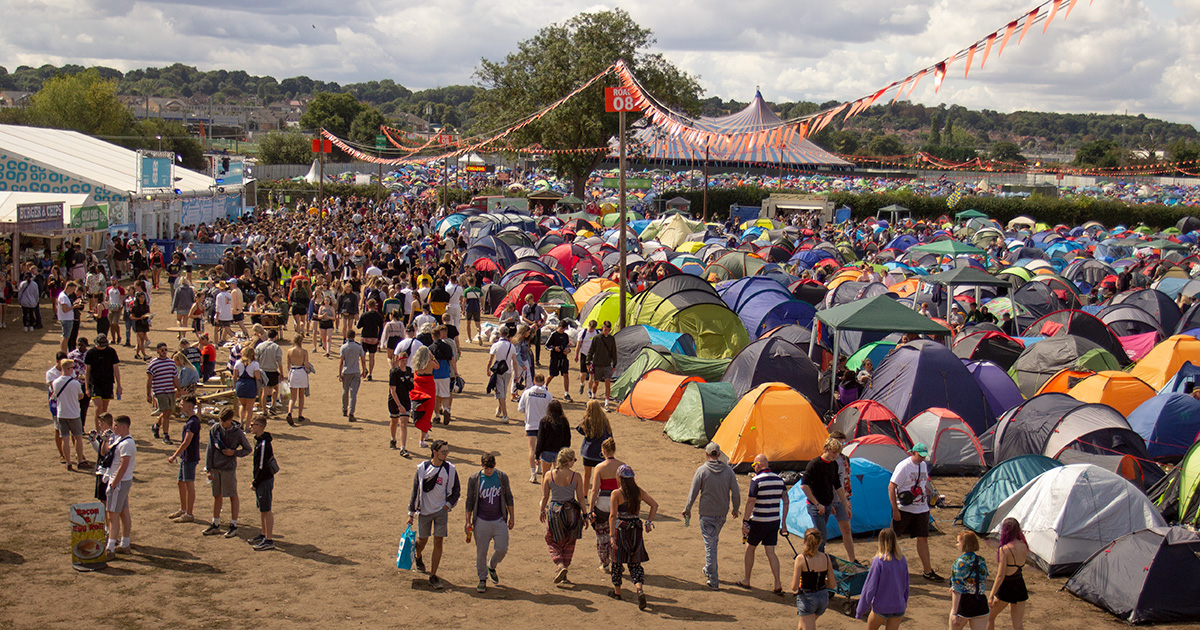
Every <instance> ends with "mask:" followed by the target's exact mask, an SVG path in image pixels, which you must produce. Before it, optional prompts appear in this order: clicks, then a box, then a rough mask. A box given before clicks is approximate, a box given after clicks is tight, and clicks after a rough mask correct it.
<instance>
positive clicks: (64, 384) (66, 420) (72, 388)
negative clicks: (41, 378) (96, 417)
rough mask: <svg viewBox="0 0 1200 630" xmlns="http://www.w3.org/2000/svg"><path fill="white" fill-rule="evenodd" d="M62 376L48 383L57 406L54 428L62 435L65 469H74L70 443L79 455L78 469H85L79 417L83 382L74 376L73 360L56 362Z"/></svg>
mask: <svg viewBox="0 0 1200 630" xmlns="http://www.w3.org/2000/svg"><path fill="white" fill-rule="evenodd" d="M58 369H59V371H60V372H62V376H59V377H58V378H56V379H54V381H52V382H51V383H50V391H51V395H52V396H53V399H54V401H55V402H56V403H57V404H58V408H57V410H56V412H55V416H54V430H55V431H57V432H58V434H59V435H61V436H62V454H63V459H64V460H65V461H66V466H67V470H71V471H73V470H75V466H74V464H72V463H71V444H72V443H73V444H74V445H75V453H76V454H77V455H78V456H79V469H80V470H86V469H87V465H88V462H87V460H86V459H84V457H83V420H82V419H81V418H80V414H81V412H80V401H82V400H83V398H84V392H83V383H81V382H80V381H79V379H77V378H75V361H74V360H72V359H63V360H61V361H59V362H58Z"/></svg>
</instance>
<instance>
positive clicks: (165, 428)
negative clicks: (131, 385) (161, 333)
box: [146, 341, 179, 445]
mask: <svg viewBox="0 0 1200 630" xmlns="http://www.w3.org/2000/svg"><path fill="white" fill-rule="evenodd" d="M155 350H156V351H157V352H158V357H156V358H155V359H154V360H153V361H151V362H150V364H149V365H147V366H146V402H148V403H150V404H152V405H156V408H155V413H156V414H157V415H158V419H157V420H155V421H154V424H152V425H150V432H151V433H153V434H154V437H155V438H156V439H157V438H158V437H160V436H159V431H160V430H161V431H162V435H161V437H162V442H163V444H167V445H171V444H172V442H171V416H172V415H174V413H175V392H176V391H178V390H179V372H178V370H176V369H175V361H174V360H172V359H171V358H170V357H168V356H167V342H165V341H160V342H158V345H157V346H156V347H155Z"/></svg>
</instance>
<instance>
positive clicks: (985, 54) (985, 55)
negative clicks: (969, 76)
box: [979, 33, 996, 70]
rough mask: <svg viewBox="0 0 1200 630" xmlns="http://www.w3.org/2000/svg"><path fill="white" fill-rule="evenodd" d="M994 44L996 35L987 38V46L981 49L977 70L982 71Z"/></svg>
mask: <svg viewBox="0 0 1200 630" xmlns="http://www.w3.org/2000/svg"><path fill="white" fill-rule="evenodd" d="M994 43H996V34H995V33H992V34H991V35H988V37H987V45H986V46H984V47H983V59H980V60H979V69H980V70H983V64H985V63H987V58H988V55H989V54H991V52H992V44H994Z"/></svg>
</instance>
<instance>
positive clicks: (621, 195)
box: [617, 109, 629, 329]
mask: <svg viewBox="0 0 1200 630" xmlns="http://www.w3.org/2000/svg"><path fill="white" fill-rule="evenodd" d="M618 115H619V116H620V121H619V122H618V124H619V126H620V128H621V130H620V132H619V135H618V136H617V137H618V138H619V139H620V140H619V141H620V147H621V149H620V150H621V159H620V174H619V177H620V178H621V179H620V186H619V187H618V189H617V190H618V191H619V192H618V194H617V199H618V205H619V206H620V207H619V209H618V212H620V213H621V220H620V224H621V229H620V236H619V238H620V239H621V243H620V248H619V250H618V251H619V252H620V263H619V264H618V266H617V269H618V271H617V273H618V274H619V275H620V276H621V278H620V282H621V328H622V329H624V328H625V323H626V321H627V320H626V318H625V310H626V309H625V302H626V300H627V297H626V293H627V289H628V288H629V279H628V278H627V277H626V276H625V256H626V253H627V252H626V251H625V250H626V249H627V247H628V246H627V245H626V244H625V229H626V228H625V223H626V222H625V110H624V109H622V110H621V111H620V113H619V114H618Z"/></svg>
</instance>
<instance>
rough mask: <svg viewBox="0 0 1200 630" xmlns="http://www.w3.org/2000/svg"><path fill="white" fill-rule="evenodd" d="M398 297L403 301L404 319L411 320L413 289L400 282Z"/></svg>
mask: <svg viewBox="0 0 1200 630" xmlns="http://www.w3.org/2000/svg"><path fill="white" fill-rule="evenodd" d="M400 296H401V297H400V299H401V300H403V301H404V321H405V322H412V318H413V291H412V289H410V288H409V287H408V284H407V283H404V282H401V283H400Z"/></svg>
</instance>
